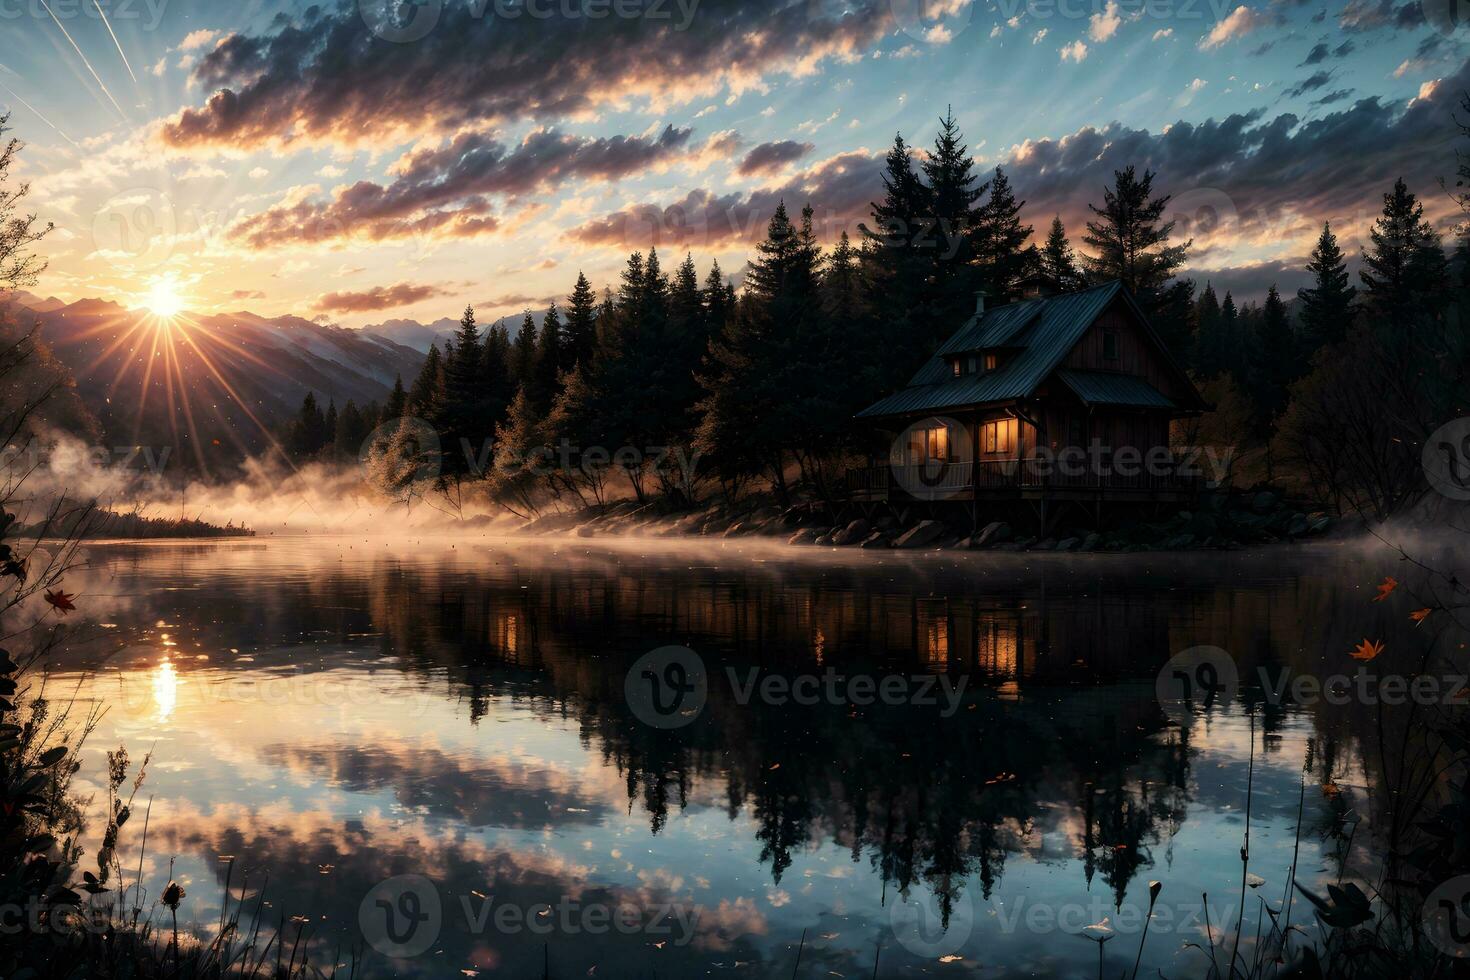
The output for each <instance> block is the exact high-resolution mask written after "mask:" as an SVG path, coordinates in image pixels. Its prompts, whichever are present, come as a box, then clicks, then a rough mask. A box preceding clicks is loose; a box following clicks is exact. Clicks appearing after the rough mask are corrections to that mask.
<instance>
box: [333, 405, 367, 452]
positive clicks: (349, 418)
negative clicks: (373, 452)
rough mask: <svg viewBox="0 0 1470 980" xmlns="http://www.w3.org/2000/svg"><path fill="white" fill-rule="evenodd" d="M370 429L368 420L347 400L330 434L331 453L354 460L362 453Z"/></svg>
mask: <svg viewBox="0 0 1470 980" xmlns="http://www.w3.org/2000/svg"><path fill="white" fill-rule="evenodd" d="M371 428H372V426H371V425H369V424H368V420H367V419H366V418H364V416H363V414H362V412H360V411H359V410H358V408H357V403H356V402H354V401H353V400H352V399H350V398H349V399H347V404H346V405H344V406H342V411H341V413H340V414H339V415H338V416H337V424H336V426H335V427H334V429H333V432H332V448H333V451H334V452H335V453H336V454H337V455H338V456H340V457H343V458H356V456H357V455H358V454H359V453H360V452H361V451H362V444H363V442H365V441H366V440H367V437H368V432H369V430H370V429H371Z"/></svg>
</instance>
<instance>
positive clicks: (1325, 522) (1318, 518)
mask: <svg viewBox="0 0 1470 980" xmlns="http://www.w3.org/2000/svg"><path fill="white" fill-rule="evenodd" d="M1311 521H1312V533H1313V534H1321V533H1322V532H1323V531H1325V530H1327V529H1328V528H1329V527H1331V526H1332V518H1330V517H1328V516H1327V515H1326V514H1317V515H1314V516H1313V517H1312V518H1311Z"/></svg>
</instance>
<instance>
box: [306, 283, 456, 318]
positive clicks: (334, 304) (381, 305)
mask: <svg viewBox="0 0 1470 980" xmlns="http://www.w3.org/2000/svg"><path fill="white" fill-rule="evenodd" d="M443 295H445V293H444V290H442V289H440V288H439V287H438V286H416V285H413V284H412V283H406V282H401V283H398V284H397V285H396V286H374V287H373V288H372V289H367V290H363V291H361V292H340V293H327V294H326V295H325V296H322V297H321V298H320V299H318V300H317V301H316V309H318V310H321V311H322V312H324V313H368V312H371V311H373V310H388V309H392V308H393V307H395V306H408V305H409V304H410V303H418V302H420V301H422V300H426V299H433V298H434V297H436V296H443Z"/></svg>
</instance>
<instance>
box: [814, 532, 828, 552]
mask: <svg viewBox="0 0 1470 980" xmlns="http://www.w3.org/2000/svg"><path fill="white" fill-rule="evenodd" d="M831 543H832V532H831V531H828V532H827V533H826V534H824V535H822V536H821V537H820V538H817V540H815V541H813V542H812V544H814V545H816V546H817V547H818V548H825V547H827V546H828V545H830V544H831Z"/></svg>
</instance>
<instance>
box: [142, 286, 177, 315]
mask: <svg viewBox="0 0 1470 980" xmlns="http://www.w3.org/2000/svg"><path fill="white" fill-rule="evenodd" d="M147 305H148V311H149V312H150V313H152V314H153V315H154V316H156V317H158V318H159V319H162V320H172V319H173V318H174V317H176V316H178V315H179V314H180V313H182V312H183V311H184V300H183V297H181V296H180V295H179V284H178V283H177V282H175V281H174V280H172V279H155V280H154V281H153V286H152V287H151V288H150V289H149V291H148V299H147Z"/></svg>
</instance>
